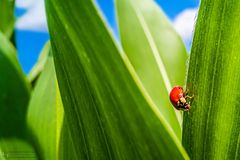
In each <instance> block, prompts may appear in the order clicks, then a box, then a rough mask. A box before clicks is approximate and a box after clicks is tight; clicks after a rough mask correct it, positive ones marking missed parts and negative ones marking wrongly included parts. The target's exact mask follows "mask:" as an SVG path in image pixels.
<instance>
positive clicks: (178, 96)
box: [169, 86, 193, 111]
mask: <svg viewBox="0 0 240 160" xmlns="http://www.w3.org/2000/svg"><path fill="white" fill-rule="evenodd" d="M187 94H188V90H186V91H185V92H184V90H183V88H182V87H180V86H176V87H173V89H172V91H171V92H170V95H169V97H170V101H171V102H172V105H173V106H174V107H175V108H176V109H177V110H183V111H188V110H189V109H190V108H191V105H190V102H189V101H188V99H192V98H193V96H192V97H191V96H188V95H187Z"/></svg>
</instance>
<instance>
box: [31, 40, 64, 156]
mask: <svg viewBox="0 0 240 160" xmlns="http://www.w3.org/2000/svg"><path fill="white" fill-rule="evenodd" d="M47 48H48V50H46V52H47V51H48V52H49V49H50V45H49V43H48V44H47ZM57 92H59V89H58V86H57V79H56V73H55V68H54V62H53V57H52V55H49V56H48V57H47V61H46V64H45V65H44V69H43V71H42V74H41V75H40V77H39V79H38V80H37V84H36V87H35V89H34V91H33V95H32V98H31V101H30V104H29V109H28V116H27V120H28V127H29V130H30V132H31V135H32V137H33V139H32V140H33V143H34V144H35V145H36V147H37V149H38V152H39V153H40V155H41V158H42V159H53V160H54V159H58V145H59V139H60V134H61V132H60V130H61V128H62V121H63V120H62V119H63V107H62V105H61V99H60V98H57ZM59 97H60V96H59Z"/></svg>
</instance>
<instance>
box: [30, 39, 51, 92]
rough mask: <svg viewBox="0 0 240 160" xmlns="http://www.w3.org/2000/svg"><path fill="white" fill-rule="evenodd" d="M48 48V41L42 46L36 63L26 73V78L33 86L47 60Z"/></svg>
mask: <svg viewBox="0 0 240 160" xmlns="http://www.w3.org/2000/svg"><path fill="white" fill-rule="evenodd" d="M49 50H50V42H49V41H48V42H47V43H46V44H45V46H44V47H43V49H42V51H41V53H40V56H39V58H38V60H37V62H36V64H35V65H34V66H33V68H32V69H31V71H30V73H29V74H28V80H29V81H30V82H31V84H32V87H33V88H34V86H35V83H36V81H37V80H38V78H39V76H40V74H41V72H42V70H43V68H44V65H45V63H46V61H47V58H48V53H49Z"/></svg>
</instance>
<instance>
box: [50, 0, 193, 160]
mask: <svg viewBox="0 0 240 160" xmlns="http://www.w3.org/2000/svg"><path fill="white" fill-rule="evenodd" d="M63 4H64V5H63ZM46 8H47V17H48V25H49V31H50V37H51V44H52V49H53V55H54V59H55V65H56V72H57V78H58V82H59V88H60V92H61V97H62V100H63V106H64V113H65V114H64V116H65V117H66V120H67V124H68V127H69V129H70V132H69V134H70V138H71V141H72V145H73V146H74V147H73V149H74V150H72V151H71V152H72V153H74V154H77V155H78V159H159V158H160V159H188V156H187V154H186V153H185V151H184V149H183V147H182V146H181V144H180V142H179V140H178V138H177V136H176V135H175V134H174V132H173V130H172V129H171V127H170V126H169V124H168V123H167V121H166V120H165V119H164V118H163V116H162V114H161V112H159V110H158V108H157V107H156V105H155V104H154V103H153V102H152V101H151V99H150V98H149V95H148V94H147V92H145V90H144V87H143V86H142V85H141V83H140V81H139V79H138V78H137V76H136V73H135V71H134V69H133V68H132V66H131V65H130V63H129V61H128V59H127V58H126V57H125V56H124V55H123V54H121V53H120V52H119V50H118V49H117V47H116V45H115V43H114V42H113V40H112V38H111V36H110V35H109V32H108V31H107V29H106V26H105V25H104V23H103V22H102V20H101V18H100V17H99V14H98V12H97V10H96V8H95V6H94V4H93V2H92V1H85V0H72V1H64V0H47V1H46ZM66 151H69V150H67V149H66ZM70 154H71V153H70ZM65 158H67V157H65Z"/></svg>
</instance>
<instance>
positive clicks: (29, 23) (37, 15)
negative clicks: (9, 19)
mask: <svg viewBox="0 0 240 160" xmlns="http://www.w3.org/2000/svg"><path fill="white" fill-rule="evenodd" d="M16 7H19V8H24V9H26V13H25V14H24V15H23V16H21V17H20V18H19V19H18V20H17V24H16V27H17V29H20V30H31V31H39V32H47V31H48V29H47V20H46V14H45V7H44V0H17V1H16Z"/></svg>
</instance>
